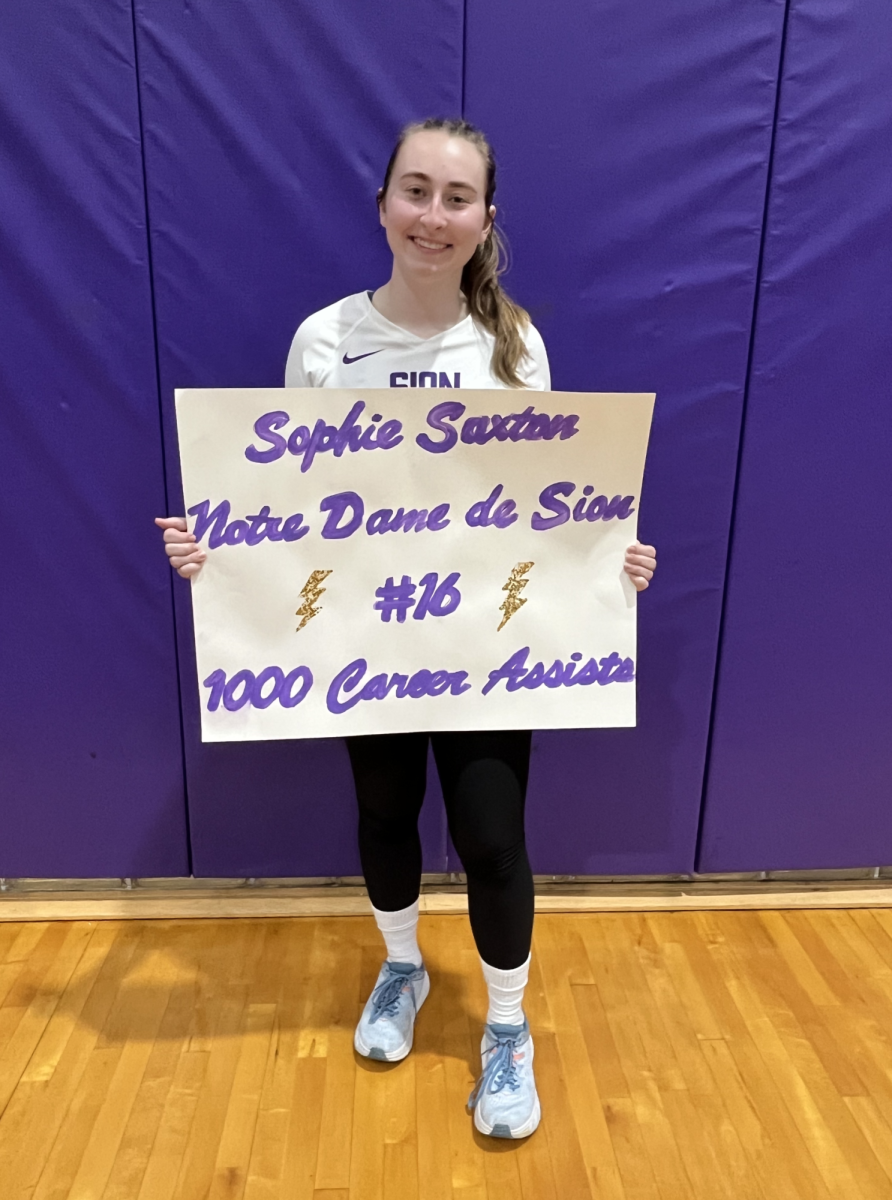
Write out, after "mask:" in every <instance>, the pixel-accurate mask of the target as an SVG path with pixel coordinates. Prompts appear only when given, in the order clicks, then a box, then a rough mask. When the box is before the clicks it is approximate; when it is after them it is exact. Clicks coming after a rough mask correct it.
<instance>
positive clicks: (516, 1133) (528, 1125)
mask: <svg viewBox="0 0 892 1200" xmlns="http://www.w3.org/2000/svg"><path fill="white" fill-rule="evenodd" d="M541 1119H542V1106H541V1105H540V1104H539V1097H538V1096H536V1103H535V1104H534V1105H533V1111H532V1112H531V1113H530V1115H529V1118H528V1119H527V1120H526V1121H525V1122H524V1123H523V1125H520V1126H518V1128H517V1129H512V1128H511V1127H510V1126H509V1125H501V1124H498V1123H497V1124H495V1125H487V1123H486V1122H485V1121H484V1120H483V1118H482V1117H481V1115H480V1109H479V1107H478V1108H475V1109H474V1127H475V1128H476V1129H477V1130H478V1132H480V1133H482V1134H483V1135H484V1136H485V1137H497V1138H525V1137H529V1136H530V1134H531V1133H535V1132H536V1129H537V1128H538V1126H539V1121H540V1120H541Z"/></svg>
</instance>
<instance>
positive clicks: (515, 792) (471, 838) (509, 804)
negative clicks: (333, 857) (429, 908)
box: [347, 730, 533, 971]
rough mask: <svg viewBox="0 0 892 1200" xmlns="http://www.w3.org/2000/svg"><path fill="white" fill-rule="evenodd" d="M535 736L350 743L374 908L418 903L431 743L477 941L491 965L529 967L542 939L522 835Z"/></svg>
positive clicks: (382, 737)
mask: <svg viewBox="0 0 892 1200" xmlns="http://www.w3.org/2000/svg"><path fill="white" fill-rule="evenodd" d="M531 736H532V735H531V734H530V733H529V732H528V731H526V730H510V731H507V732H503V731H499V732H488V731H484V732H471V733H465V732H462V733H431V734H427V733H390V734H377V735H374V736H371V737H350V738H347V749H348V750H349V752H350V762H351V764H352V766H353V778H354V780H355V781H356V797H357V799H358V801H359V853H360V858H361V859H362V869H363V873H364V875H365V881H366V886H367V887H368V890H369V899H370V900H371V902H372V904H373V905H374V906H375V908H378V909H381V910H383V911H385V912H396V911H398V910H399V909H401V908H407V907H408V906H409V905H410V904H413V903H414V902H415V900H416V899H417V898H418V892H419V889H420V885H421V839H420V838H419V836H418V814H419V812H420V811H421V804H422V801H423V800H424V787H425V781H426V776H427V744H428V739H430V741H431V743H432V744H433V749H434V758H435V759H436V763H437V770H438V772H439V775H440V782H441V784H442V787H443V796H444V798H445V800H446V816H447V819H448V821H449V832H450V834H451V836H452V842H453V845H454V846H455V848H456V850H457V851H458V856H459V858H460V859H461V861H462V866H463V867H464V869H465V874H466V875H467V877H468V909H469V912H470V917H471V930H472V931H473V934H474V941H475V942H476V943H477V949H478V951H479V953H480V957H481V958H482V959H483V961H484V962H485V963H488V964H489V965H490V966H491V967H496V968H498V969H499V970H502V971H510V970H513V969H514V968H515V967H519V966H520V965H521V964H522V963H524V962H526V960H527V957H528V955H529V953H530V941H531V939H532V934H533V876H532V872H531V871H530V863H529V859H528V858H527V850H526V842H525V840H524V831H523V809H524V801H525V798H526V790H527V776H528V774H529V767H530V739H531Z"/></svg>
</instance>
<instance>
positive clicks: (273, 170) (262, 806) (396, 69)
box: [136, 0, 463, 876]
mask: <svg viewBox="0 0 892 1200" xmlns="http://www.w3.org/2000/svg"><path fill="white" fill-rule="evenodd" d="M462 7H463V0H417V2H416V3H415V4H414V5H412V7H411V12H410V10H409V9H407V7H406V5H405V4H403V3H399V2H398V0H384V2H383V3H379V4H375V5H369V4H366V3H363V0H342V2H341V3H339V4H337V5H331V4H326V3H324V2H323V0H297V2H295V0H266V2H265V3H263V4H257V5H247V4H239V5H212V6H198V5H183V4H182V3H181V2H180V0H176V2H174V0H152V2H151V3H146V2H143V0H136V17H137V38H138V46H139V51H140V54H139V60H140V62H139V66H140V86H141V96H142V104H143V115H144V126H145V128H144V133H145V152H146V164H147V175H148V184H149V217H150V225H151V237H152V250H153V263H154V272H155V291H156V306H157V307H156V311H157V321H158V338H159V355H160V365H161V381H162V397H163V404H164V408H165V420H166V428H167V430H168V431H169V439H168V445H169V447H171V450H170V452H169V454H168V471H169V476H170V478H171V482H172V484H173V478H174V476H176V475H178V472H177V464H176V461H175V457H176V456H175V453H174V451H173V447H175V445H176V441H175V434H174V428H173V389H174V388H175V387H195V386H204V387H214V386H225V387H237V386H244V387H259V386H264V387H278V386H281V384H282V380H283V376H284V368H285V358H286V355H287V352H288V347H289V345H290V341H291V336H292V334H293V333H294V330H295V329H296V327H297V326H298V324H299V323H300V322H301V321H302V320H303V319H304V317H306V316H308V315H309V314H310V313H311V312H313V311H315V310H316V309H318V308H321V307H322V306H323V305H326V304H330V303H332V302H333V301H335V300H337V299H338V298H339V297H341V296H344V295H346V294H348V293H350V292H355V291H359V290H361V289H362V288H367V287H376V286H378V285H379V284H380V283H382V282H383V281H384V280H385V279H386V278H387V274H388V272H389V253H388V251H387V247H386V243H385V241H384V237H383V232H382V231H380V230H379V228H378V220H377V213H376V209H375V192H376V190H377V188H378V186H379V184H380V182H381V175H382V174H383V170H384V166H385V165H386V162H387V158H388V155H389V153H390V150H391V147H392V143H393V140H394V138H395V135H396V133H397V131H398V130H399V128H400V126H401V125H402V124H403V123H404V122H405V121H407V120H411V119H415V118H419V117H424V116H428V115H430V114H432V113H455V112H458V111H459V109H460V106H461V76H462V59H461V46H462ZM178 494H179V484H178V481H177V485H176V486H173V485H172V486H171V487H170V496H171V505H172V508H173V509H175V510H179V511H181V508H180V506H181V503H182V501H181V500H177V499H176V497H177V496H178ZM156 549H157V548H156ZM159 553H160V551H159ZM178 582H179V581H178ZM175 590H176V595H177V600H176V609H177V623H178V630H179V644H180V649H181V662H180V665H181V677H182V686H183V707H184V726H185V736H186V765H187V790H188V797H189V812H190V825H191V832H192V848H193V856H194V870H195V874H196V875H243V874H247V875H300V876H319V875H341V874H354V873H357V872H358V871H359V860H358V854H357V850H356V834H355V829H356V816H355V799H354V794H353V784H352V780H351V777H350V770H349V764H348V761H347V755H346V751H345V749H344V747H343V744H342V743H341V742H340V741H338V740H331V741H329V740H324V741H316V742H307V741H295V742H285V743H275V742H254V743H243V744H240V745H219V744H218V745H211V744H209V745H203V744H202V743H201V741H200V738H199V710H198V702H199V701H198V692H197V687H196V677H195V667H194V652H193V642H192V628H191V609H190V604H189V597H188V585H186V584H185V583H183V584H181V585H180V586H178V587H177V588H176V589H175ZM435 791H436V789H435ZM421 824H422V839H423V843H424V847H425V868H426V869H427V870H443V869H444V868H445V863H446V823H445V814H444V813H443V809H442V804H441V803H438V797H437V795H434V794H432V795H431V796H430V802H429V803H428V804H426V805H425V808H424V812H423V814H422V821H421Z"/></svg>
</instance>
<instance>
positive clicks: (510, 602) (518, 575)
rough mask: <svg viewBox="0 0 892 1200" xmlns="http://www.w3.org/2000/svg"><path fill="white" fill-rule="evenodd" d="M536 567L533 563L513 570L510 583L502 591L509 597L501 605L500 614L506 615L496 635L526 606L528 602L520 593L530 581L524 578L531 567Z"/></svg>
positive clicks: (522, 564) (521, 565)
mask: <svg viewBox="0 0 892 1200" xmlns="http://www.w3.org/2000/svg"><path fill="white" fill-rule="evenodd" d="M535 565H536V564H535V563H531V562H525V563H517V564H516V566H514V567H513V568H512V571H511V574H510V575H509V576H508V582H507V583H506V584H505V586H504V587H503V588H502V591H503V592H507V593H508V595H507V596H506V597H505V600H504V602H503V603H502V604H500V605H499V612H503V613H504V614H505V615H504V617H502V624H501V625H500V626H499V628H498V629H497V630H496V633H500V632H501V630H502V629H503V628H504V627H505V626H506V625H507V624H508V622H509V621H510V620H511V618H512V617H513V616H514V614H515V613H516V612H518V611H519V610H520V609H521V608H523V606H524V605H525V604H526V600H524V599H523V597H522V596H521V594H520V593H521V592H522V591H523V589H524V588H525V587H526V585H527V584H528V583H529V582H530V581H529V580H528V579H524V578H523V576H524V575H526V573H527V571H529V569H530V567H534V566H535Z"/></svg>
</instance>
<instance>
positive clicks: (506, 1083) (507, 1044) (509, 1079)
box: [468, 1034, 520, 1108]
mask: <svg viewBox="0 0 892 1200" xmlns="http://www.w3.org/2000/svg"><path fill="white" fill-rule="evenodd" d="M516 1049H517V1036H516V1035H515V1036H514V1037H511V1036H509V1035H507V1034H502V1035H497V1040H496V1045H495V1048H494V1049H493V1050H492V1051H491V1053H490V1059H489V1062H488V1063H487V1064H486V1068H485V1069H484V1071H483V1074H482V1075H481V1076H480V1078H479V1079H478V1080H477V1083H476V1084H475V1085H474V1090H473V1091H472V1092H471V1094H470V1096H469V1097H468V1107H469V1108H475V1107H476V1105H477V1101H478V1100H479V1099H480V1097H481V1095H483V1093H484V1092H487V1091H488V1092H490V1093H492V1094H494V1093H495V1092H500V1091H501V1090H502V1089H503V1088H506V1087H507V1088H510V1089H511V1091H512V1092H516V1091H517V1089H518V1088H519V1087H520V1080H519V1079H518V1078H517V1063H516V1062H515V1061H514V1053H515V1050H516Z"/></svg>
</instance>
